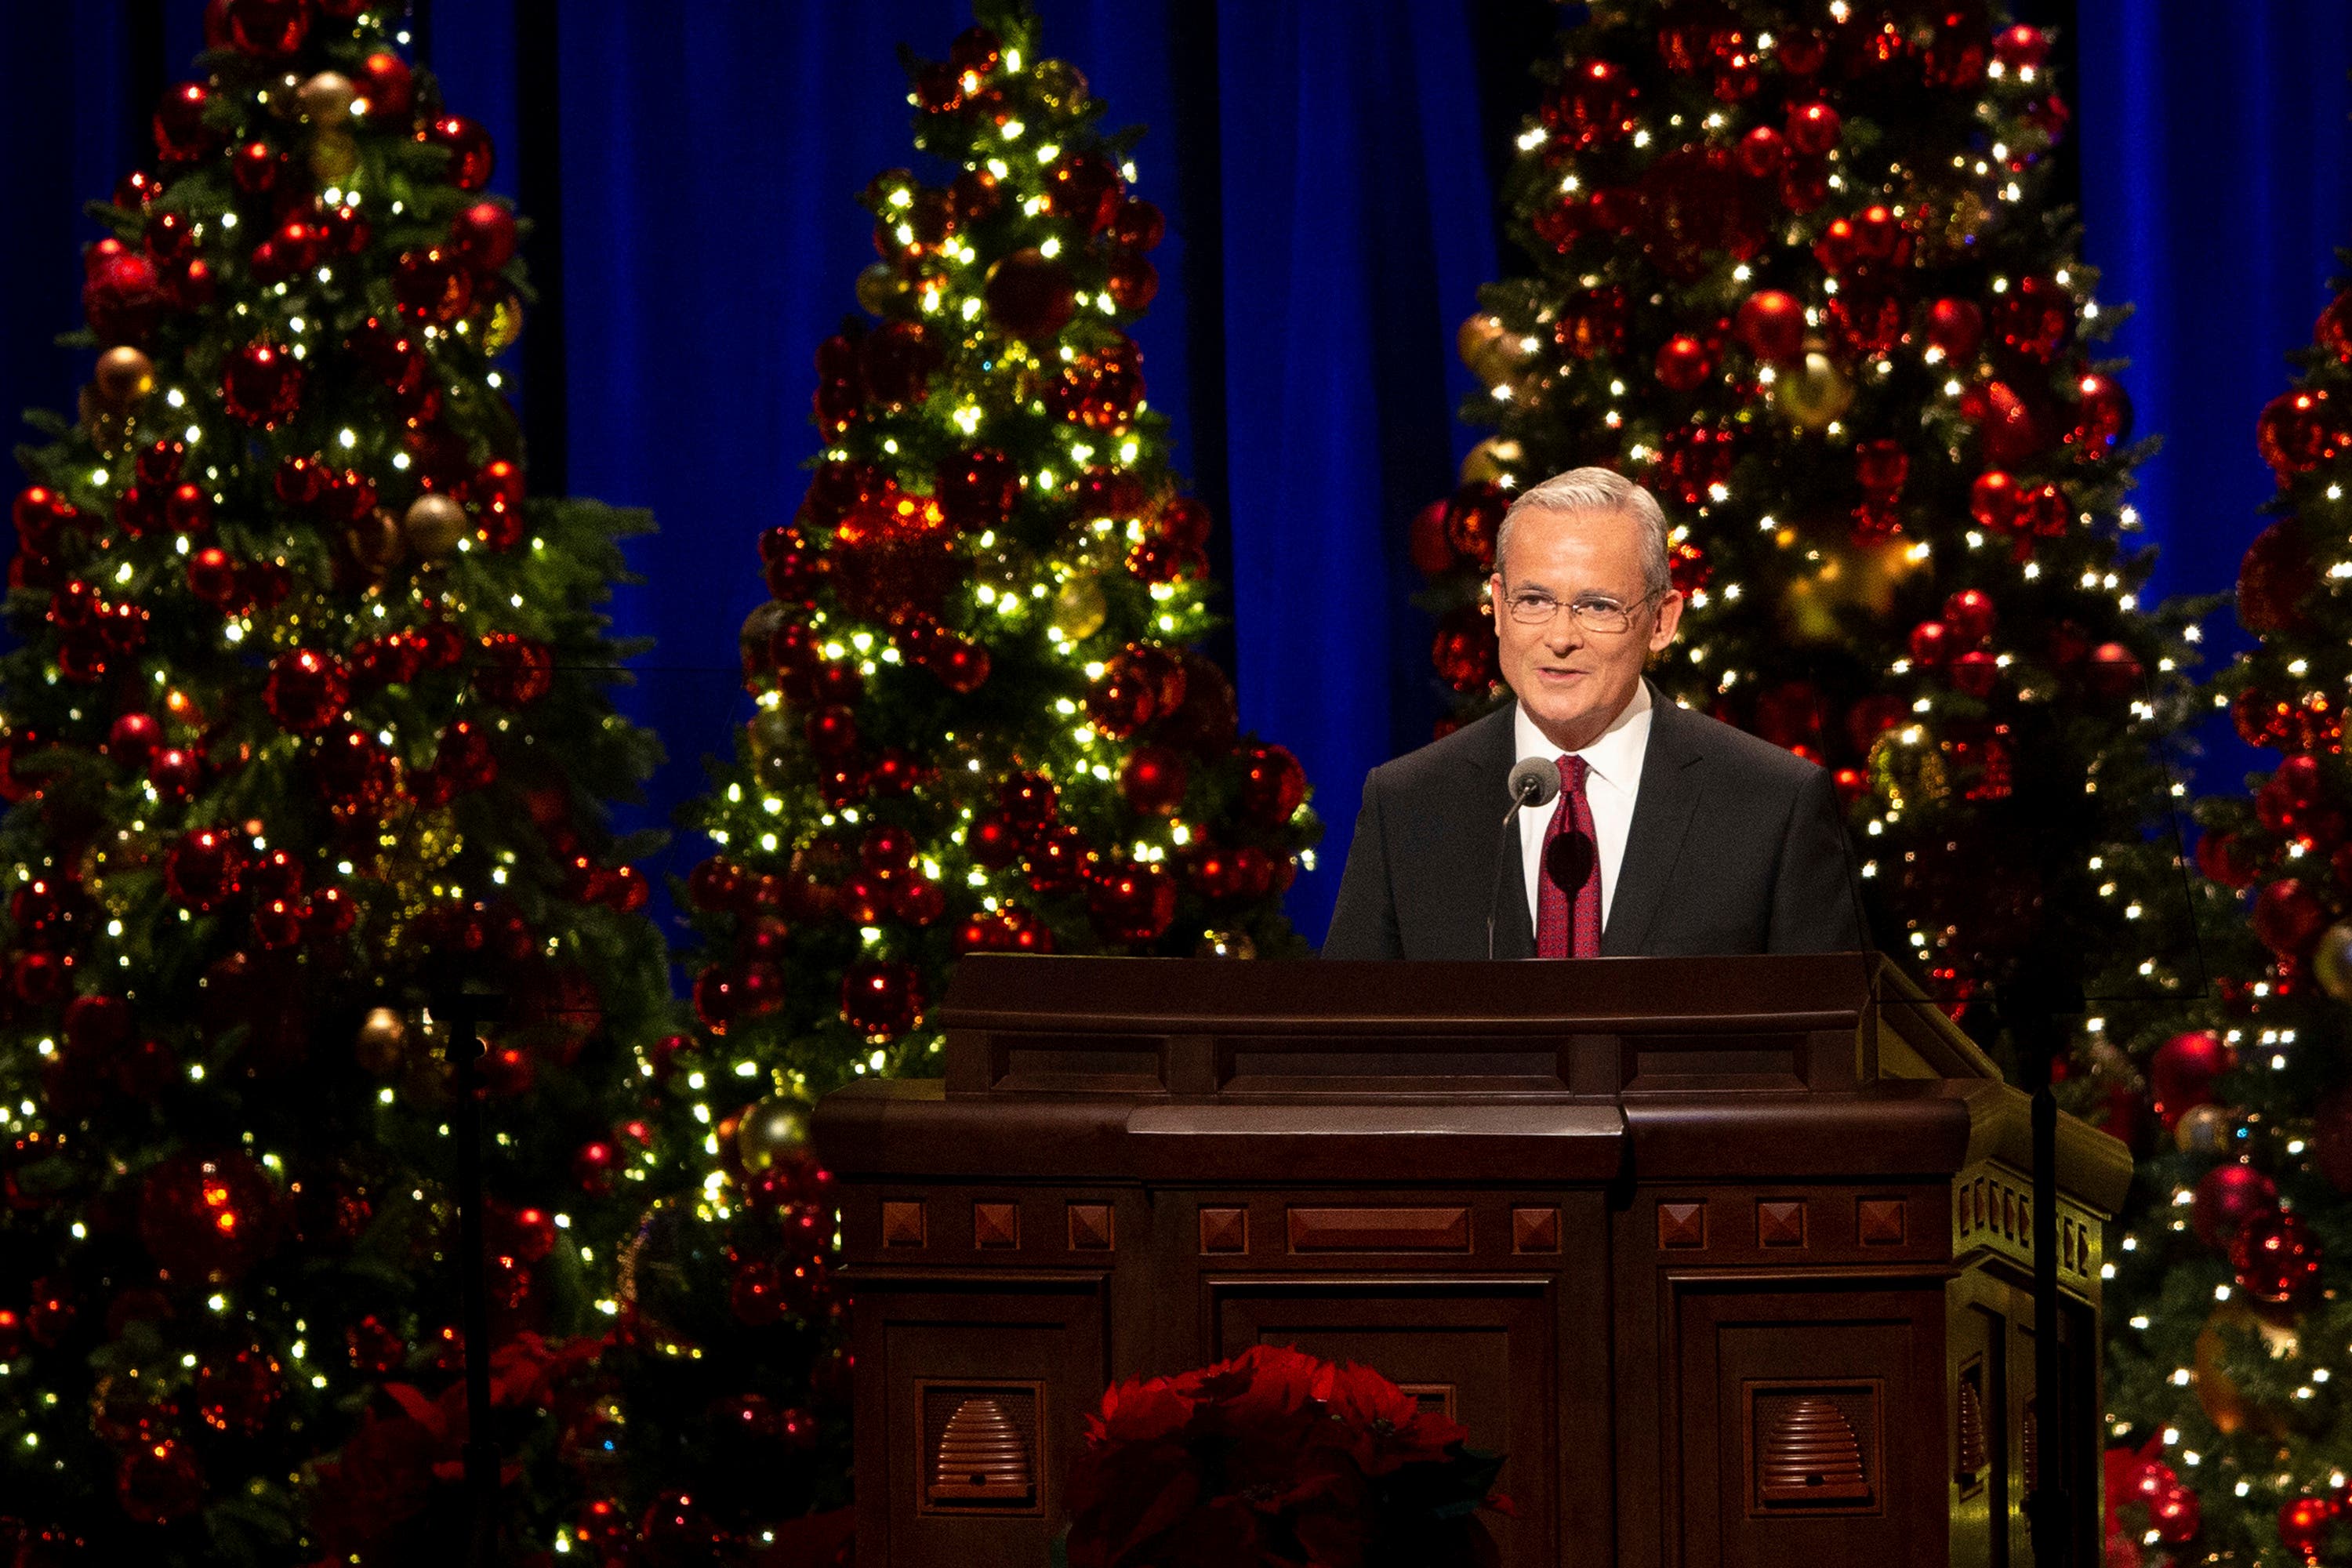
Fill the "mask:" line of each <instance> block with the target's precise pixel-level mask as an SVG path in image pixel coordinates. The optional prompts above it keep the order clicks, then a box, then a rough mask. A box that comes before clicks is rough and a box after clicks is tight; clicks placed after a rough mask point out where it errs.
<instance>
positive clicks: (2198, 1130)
mask: <svg viewBox="0 0 2352 1568" xmlns="http://www.w3.org/2000/svg"><path fill="white" fill-rule="evenodd" d="M2231 1131H2234V1126H2233V1119H2232V1118H2231V1115H2230V1113H2229V1112H2228V1111H2227V1110H2223V1109H2222V1108H2221V1107H2220V1106H2218V1105H2192V1106H2190V1107H2189V1109H2188V1110H2184V1111H2182V1112H2181V1113H2180V1120H2179V1121H2176V1122H2174V1123H2173V1124H2172V1141H2173V1142H2175V1143H2178V1144H2179V1146H2180V1152H2182V1153H2184V1154H2197V1155H2201V1156H2202V1157H2204V1158H2205V1159H2208V1160H2210V1159H2212V1158H2213V1157H2214V1156H2216V1155H2218V1154H2220V1153H2221V1152H2222V1151H2223V1150H2224V1149H2226V1148H2228V1147H2229V1146H2230V1134H2231Z"/></svg>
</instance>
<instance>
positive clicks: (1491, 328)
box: [1454, 310, 1520, 386]
mask: <svg viewBox="0 0 2352 1568" xmlns="http://www.w3.org/2000/svg"><path fill="white" fill-rule="evenodd" d="M1454 352H1456V353H1459V354H1460V355H1461V356H1462V363H1464V364H1465V365H1467V366H1469V367H1470V372H1471V374H1474V375H1475V376H1476V377H1477V378H1478V379H1479V380H1480V381H1483V382H1485V383H1486V384H1487V385H1488V386H1496V385H1499V384H1502V383H1504V382H1506V381H1508V380H1510V379H1511V373H1512V372H1513V371H1515V370H1517V368H1518V364H1519V352H1520V351H1519V343H1518V340H1517V338H1514V337H1512V336H1511V334H1510V332H1509V331H1507V329H1506V328H1505V327H1504V325H1503V323H1502V321H1501V320H1500V318H1498V317H1495V316H1490V315H1488V314H1486V311H1484V310H1481V311H1479V312H1478V313H1477V314H1476V315H1474V316H1472V317H1470V318H1468V319H1467V320H1466V321H1464V322H1463V323H1462V325H1461V327H1460V328H1459V329H1458V330H1457V331H1455V332H1454Z"/></svg>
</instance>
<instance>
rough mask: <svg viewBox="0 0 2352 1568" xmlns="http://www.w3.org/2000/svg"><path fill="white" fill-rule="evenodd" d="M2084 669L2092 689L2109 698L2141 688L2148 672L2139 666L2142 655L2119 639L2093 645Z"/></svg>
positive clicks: (2098, 694) (2114, 699)
mask: <svg viewBox="0 0 2352 1568" xmlns="http://www.w3.org/2000/svg"><path fill="white" fill-rule="evenodd" d="M2084 675H2085V678H2086V679H2088V680H2089V682H2090V687H2091V690H2092V692H2093V693H2094V694H2095V695H2096V696H2099V697H2102V698H2105V699H2106V700H2109V701H2118V700H2122V699H2123V698H2126V697H2130V696H2133V695H2135V694H2136V693H2137V692H2138V691H2140V690H2141V689H2142V682H2143V681H2144V680H2145V679H2146V678H2147V671H2146V670H2145V669H2143V668H2141V666H2140V662H2139V657H2138V656H2137V654H2135V653H2133V652H2132V650H2131V649H2129V648H2128V647H2125V646H2124V645H2123V644H2121V643H2119V642H2103V643H2101V644H2100V645H2099V646H2098V647H2095V648H2093V649H2092V650H2091V658H2090V661H2089V663H2087V664H2086V665H2084Z"/></svg>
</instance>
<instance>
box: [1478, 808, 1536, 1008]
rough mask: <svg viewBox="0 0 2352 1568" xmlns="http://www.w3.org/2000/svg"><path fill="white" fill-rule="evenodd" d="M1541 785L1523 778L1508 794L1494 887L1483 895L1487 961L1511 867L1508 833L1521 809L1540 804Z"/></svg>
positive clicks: (1491, 956) (1491, 953)
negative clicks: (1505, 881) (1504, 884)
mask: <svg viewBox="0 0 2352 1568" xmlns="http://www.w3.org/2000/svg"><path fill="white" fill-rule="evenodd" d="M1542 795H1543V781H1542V780H1541V779H1540V778H1523V779H1521V780H1520V781H1519V784H1518V787H1517V788H1516V789H1514V790H1513V791H1512V792H1511V809H1510V810H1508V811H1507V812H1505V813H1503V831H1502V836H1501V837H1498V838H1497V839H1496V841H1495V886H1494V888H1493V889H1492V890H1490V891H1489V892H1488V893H1487V895H1486V961H1487V962H1488V963H1493V962H1494V959H1495V920H1496V916H1497V915H1498V914H1499V913H1500V912H1501V910H1502V908H1503V872H1504V869H1505V868H1507V867H1508V866H1509V865H1511V863H1512V857H1511V853H1510V849H1511V830H1512V829H1513V828H1515V827H1517V826H1518V825H1519V811H1520V808H1521V807H1523V806H1528V805H1540V804H1542V802H1541V799H1540V797H1541V796H1542Z"/></svg>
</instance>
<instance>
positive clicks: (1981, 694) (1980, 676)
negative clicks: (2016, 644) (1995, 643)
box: [1949, 647, 2000, 698]
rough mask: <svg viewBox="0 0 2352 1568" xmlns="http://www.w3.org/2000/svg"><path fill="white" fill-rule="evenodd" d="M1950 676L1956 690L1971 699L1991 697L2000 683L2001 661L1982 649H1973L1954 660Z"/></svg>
mask: <svg viewBox="0 0 2352 1568" xmlns="http://www.w3.org/2000/svg"><path fill="white" fill-rule="evenodd" d="M1949 674H1950V677H1951V681H1952V689H1954V690H1956V691H1963V692H1966V693H1967V694H1968V695H1969V696H1970V697H1976V698H1985V697H1990V696H1991V695H1992V689H1993V688H1994V687H1995V686H1997V685H1999V684H2000V659H1999V658H1995V657H1994V656H1993V655H1991V654H1990V653H1987V652H1986V651H1985V650H1984V649H1982V648H1980V647H1972V648H1970V649H1969V651H1968V652H1966V653H1964V654H1962V655H1960V656H1959V657H1958V658H1955V659H1954V660H1952V664H1951V668H1950V671H1949Z"/></svg>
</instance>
